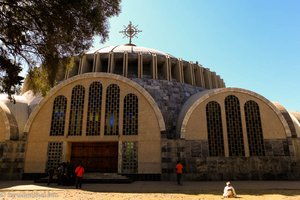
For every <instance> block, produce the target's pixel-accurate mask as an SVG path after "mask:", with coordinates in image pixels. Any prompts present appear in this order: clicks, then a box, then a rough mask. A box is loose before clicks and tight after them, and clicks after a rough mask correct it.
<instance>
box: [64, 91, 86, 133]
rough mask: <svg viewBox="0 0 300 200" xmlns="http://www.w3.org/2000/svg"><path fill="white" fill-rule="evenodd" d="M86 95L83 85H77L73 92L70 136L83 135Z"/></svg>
mask: <svg viewBox="0 0 300 200" xmlns="http://www.w3.org/2000/svg"><path fill="white" fill-rule="evenodd" d="M84 93H85V89H84V87H83V86H82V85H76V86H75V87H74V88H73V90H72V98H71V110H70V119H69V134H68V135H72V136H75V135H81V134H82V118H83V106H84V96H85V94H84Z"/></svg>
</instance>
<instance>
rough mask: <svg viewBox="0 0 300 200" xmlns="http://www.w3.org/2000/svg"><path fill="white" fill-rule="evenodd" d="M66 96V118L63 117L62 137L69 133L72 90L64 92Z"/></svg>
mask: <svg viewBox="0 0 300 200" xmlns="http://www.w3.org/2000/svg"><path fill="white" fill-rule="evenodd" d="M65 96H66V97H67V109H66V118H65V129H64V131H65V134H64V137H66V138H68V133H69V121H70V112H71V100H72V90H70V91H69V92H68V94H65Z"/></svg>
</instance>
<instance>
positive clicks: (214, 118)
mask: <svg viewBox="0 0 300 200" xmlns="http://www.w3.org/2000/svg"><path fill="white" fill-rule="evenodd" d="M206 122H207V134H208V146H209V155H210V156H224V155H225V154H224V139H223V128H222V117H221V107H220V105H219V104H218V103H217V102H215V101H211V102H209V103H208V104H207V105H206Z"/></svg>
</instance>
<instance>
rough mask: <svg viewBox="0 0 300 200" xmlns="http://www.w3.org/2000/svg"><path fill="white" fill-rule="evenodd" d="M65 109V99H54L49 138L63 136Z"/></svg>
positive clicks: (58, 97) (59, 97)
mask: <svg viewBox="0 0 300 200" xmlns="http://www.w3.org/2000/svg"><path fill="white" fill-rule="evenodd" d="M66 109H67V98H66V97H65V96H63V95H60V96H57V97H55V99H54V102H53V108H52V118H51V128H50V136H63V135H64V133H65V132H64V131H65V119H66Z"/></svg>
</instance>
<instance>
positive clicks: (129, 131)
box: [123, 94, 138, 135]
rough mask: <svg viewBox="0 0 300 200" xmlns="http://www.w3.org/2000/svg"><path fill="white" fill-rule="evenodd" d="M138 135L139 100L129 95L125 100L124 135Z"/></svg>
mask: <svg viewBox="0 0 300 200" xmlns="http://www.w3.org/2000/svg"><path fill="white" fill-rule="evenodd" d="M137 134H138V98H137V96H136V95H134V94H128V95H126V96H125V98H124V113H123V135H137Z"/></svg>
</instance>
